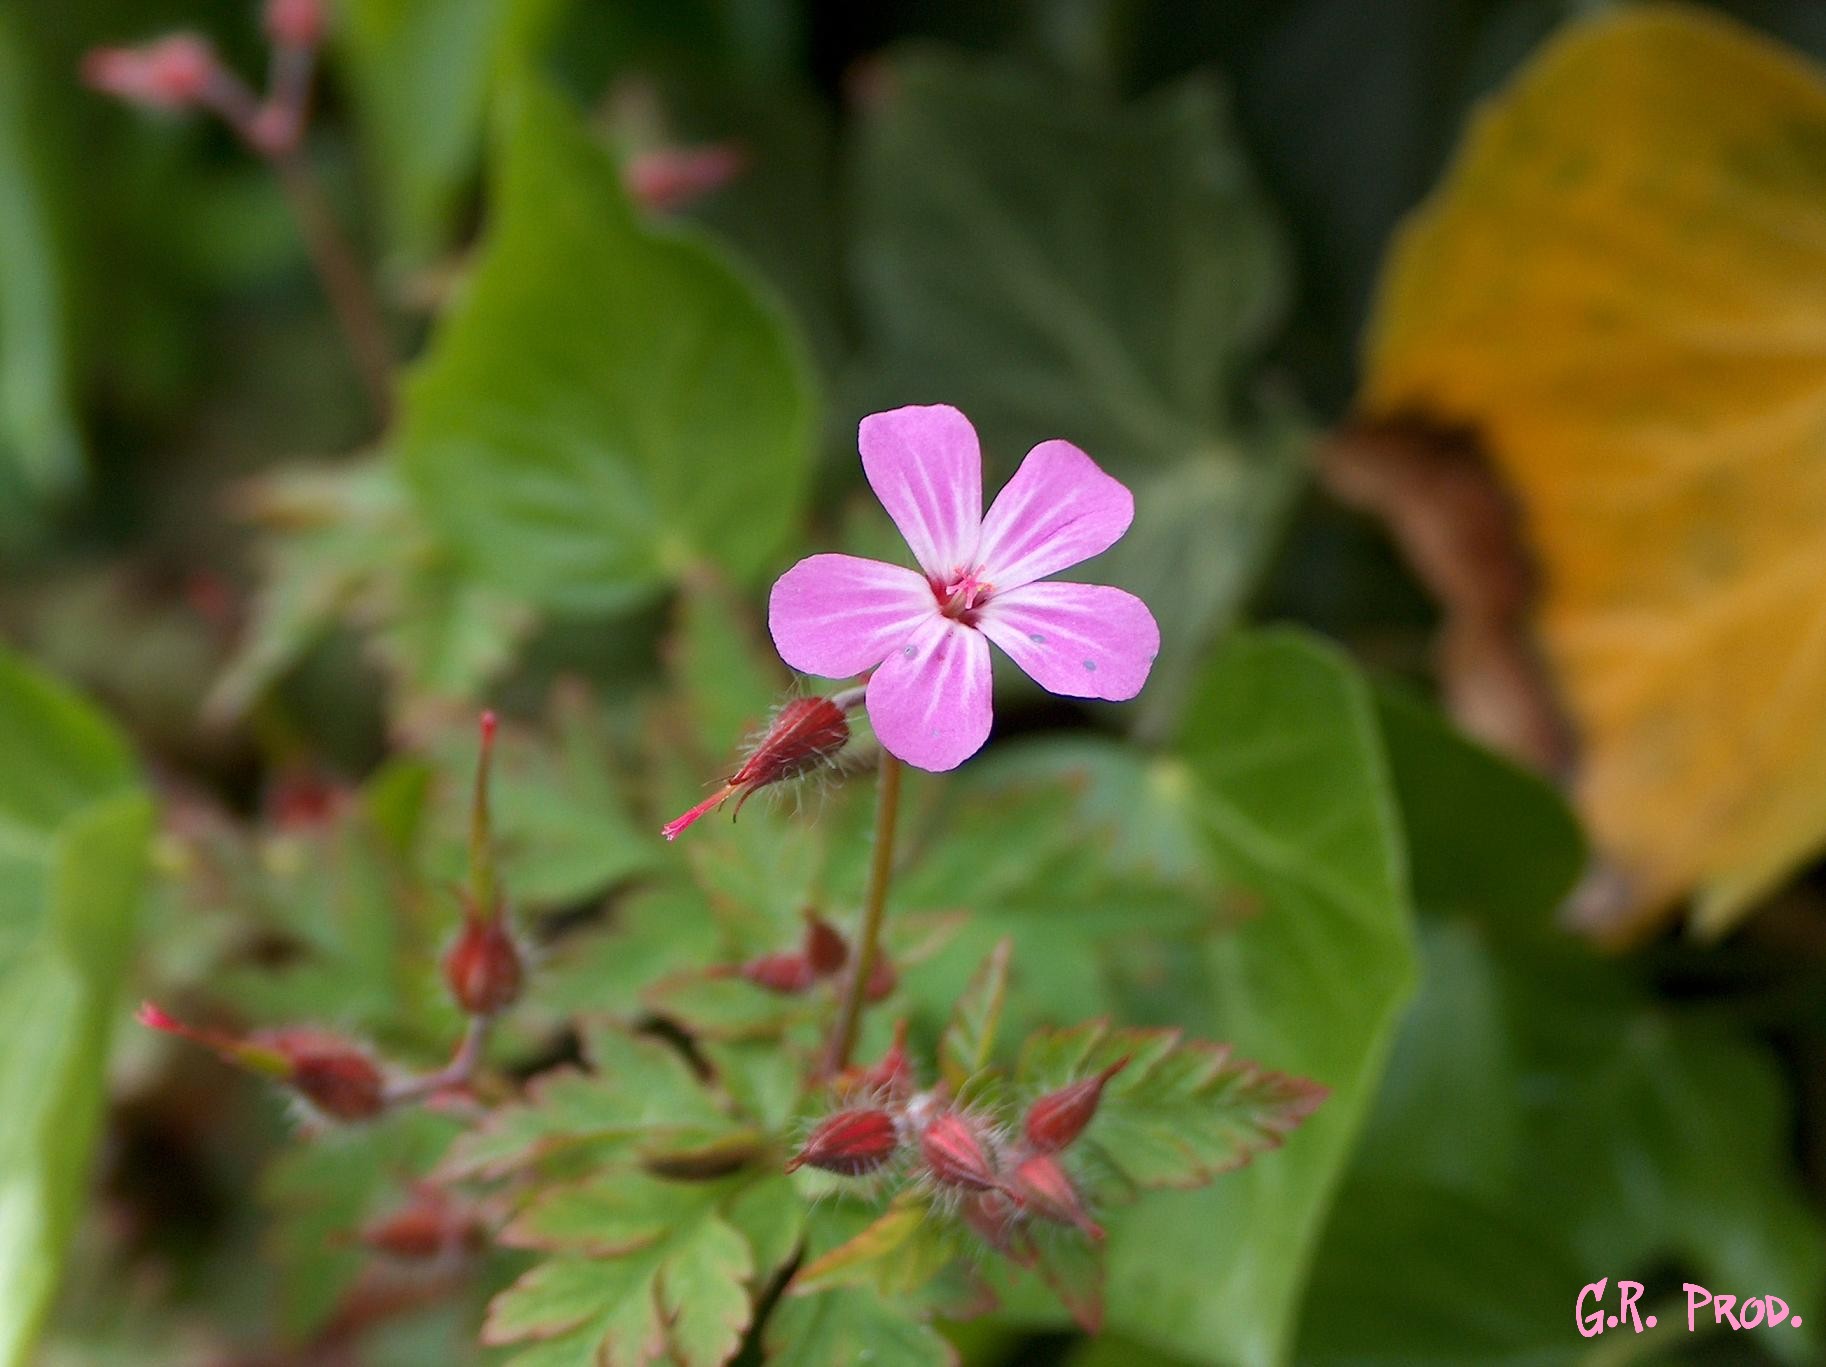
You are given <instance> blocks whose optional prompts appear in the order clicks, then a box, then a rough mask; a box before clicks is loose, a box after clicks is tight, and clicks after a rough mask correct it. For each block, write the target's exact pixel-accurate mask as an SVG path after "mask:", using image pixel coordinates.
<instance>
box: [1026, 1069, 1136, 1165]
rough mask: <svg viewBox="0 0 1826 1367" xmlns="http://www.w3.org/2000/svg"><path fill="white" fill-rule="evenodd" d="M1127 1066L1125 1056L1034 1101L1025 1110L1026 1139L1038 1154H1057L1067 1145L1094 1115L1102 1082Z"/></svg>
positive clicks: (1100, 1098)
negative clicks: (1080, 1080) (1094, 1073)
mask: <svg viewBox="0 0 1826 1367" xmlns="http://www.w3.org/2000/svg"><path fill="white" fill-rule="evenodd" d="M1128 1065H1129V1061H1128V1059H1126V1058H1119V1059H1117V1060H1116V1061H1115V1062H1114V1063H1112V1064H1111V1065H1110V1066H1109V1067H1107V1068H1105V1069H1104V1070H1103V1071H1102V1072H1101V1073H1098V1074H1097V1075H1096V1076H1095V1077H1087V1078H1085V1079H1084V1080H1083V1081H1082V1082H1074V1083H1072V1084H1071V1086H1069V1087H1061V1088H1060V1089H1059V1090H1058V1091H1056V1092H1048V1093H1047V1094H1046V1095H1045V1096H1043V1097H1041V1098H1040V1099H1039V1100H1038V1101H1036V1102H1034V1103H1033V1105H1032V1106H1030V1107H1029V1108H1028V1110H1027V1126H1026V1128H1027V1142H1028V1143H1029V1144H1031V1145H1033V1146H1034V1148H1036V1149H1038V1150H1039V1151H1040V1152H1041V1153H1057V1152H1058V1151H1059V1150H1060V1149H1063V1148H1065V1147H1066V1146H1067V1145H1069V1144H1070V1143H1071V1142H1072V1141H1073V1140H1074V1139H1076V1138H1077V1137H1078V1136H1079V1135H1080V1134H1083V1133H1084V1127H1085V1126H1086V1125H1088V1124H1090V1123H1091V1117H1092V1116H1094V1115H1096V1114H1097V1103H1098V1102H1100V1101H1101V1100H1102V1099H1103V1088H1104V1085H1105V1084H1106V1083H1108V1082H1109V1080H1110V1079H1111V1078H1113V1077H1115V1076H1116V1074H1117V1073H1120V1072H1121V1071H1122V1070H1123V1069H1124V1068H1126V1067H1128Z"/></svg>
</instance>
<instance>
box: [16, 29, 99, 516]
mask: <svg viewBox="0 0 1826 1367" xmlns="http://www.w3.org/2000/svg"><path fill="white" fill-rule="evenodd" d="M20 22H22V21H21V20H20V19H19V17H18V16H17V15H15V14H7V15H3V16H0V262H3V263H4V268H3V269H0V533H4V534H6V535H7V537H8V539H13V538H17V537H24V536H29V535H31V534H32V533H33V532H34V531H35V530H36V529H35V527H34V526H33V519H34V515H35V513H36V512H37V511H38V510H40V509H42V508H43V507H44V506H45V504H46V503H48V502H51V501H53V500H56V499H58V498H60V497H62V496H64V495H67V494H68V493H69V492H70V491H71V489H72V488H73V487H74V486H75V485H76V484H77V483H78V482H79V481H80V480H81V478H82V474H83V469H82V461H83V453H82V435H81V433H80V431H79V430H78V428H77V423H76V413H75V411H74V405H73V403H72V396H71V389H72V382H71V375H70V336H69V333H70V319H69V317H68V314H67V299H66V295H67V292H68V290H67V287H68V283H69V281H68V278H67V277H68V270H69V262H68V261H67V260H66V259H65V255H64V238H65V233H64V232H63V231H62V229H63V227H64V224H63V223H62V222H61V221H60V220H61V217H62V214H61V211H60V209H59V207H58V204H57V202H56V200H57V196H56V190H55V178H54V176H53V174H52V162H53V159H54V158H55V156H56V154H57V150H58V148H57V142H56V140H55V139H54V138H53V137H52V136H51V133H50V131H49V129H48V127H47V122H46V121H47V108H46V100H45V86H46V84H47V83H48V82H47V80H46V78H45V77H43V76H41V74H40V73H39V72H37V71H35V70H33V54H32V53H31V52H30V51H29V50H28V48H27V46H26V43H25V42H24V38H25V37H27V36H29V32H30V30H29V27H28V28H27V29H26V30H25V31H24V32H21V31H19V30H18V29H17V27H16V26H17V25H18V24H19V23H20ZM26 22H28V23H29V21H26ZM59 75H61V73H59Z"/></svg>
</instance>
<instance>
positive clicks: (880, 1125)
mask: <svg viewBox="0 0 1826 1367" xmlns="http://www.w3.org/2000/svg"><path fill="white" fill-rule="evenodd" d="M899 1147H900V1132H899V1130H898V1129H896V1127H895V1125H894V1117H893V1116H891V1115H889V1114H888V1113H887V1112H886V1111H882V1110H874V1109H870V1110H861V1111H839V1112H837V1114H836V1115H833V1116H831V1117H830V1118H828V1119H826V1120H823V1121H821V1122H819V1124H818V1127H817V1128H816V1129H814V1130H813V1131H812V1132H811V1137H810V1138H809V1139H807V1140H806V1141H805V1147H804V1148H802V1149H800V1150H799V1152H798V1153H797V1154H796V1155H795V1156H794V1157H793V1158H792V1160H791V1161H790V1162H788V1163H787V1165H786V1170H787V1171H788V1172H796V1171H797V1170H798V1169H800V1168H802V1167H813V1168H823V1169H824V1170H825V1171H826V1172H835V1173H841V1174H842V1175H843V1176H845V1177H860V1176H862V1175H863V1174H864V1173H867V1172H873V1171H874V1170H875V1169H876V1168H879V1167H880V1166H881V1165H882V1164H883V1163H886V1162H887V1161H888V1159H890V1158H892V1157H893V1156H894V1150H895V1149H897V1148H899Z"/></svg>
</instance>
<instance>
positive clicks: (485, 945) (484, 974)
mask: <svg viewBox="0 0 1826 1367" xmlns="http://www.w3.org/2000/svg"><path fill="white" fill-rule="evenodd" d="M524 977H525V971H524V969H523V968H522V966H521V961H520V948H519V946H518V945H516V944H515V943H514V937H513V936H512V935H510V934H509V933H508V930H507V927H506V925H505V924H503V918H502V916H501V915H500V913H499V912H497V913H496V914H495V915H493V916H491V917H488V918H487V919H483V918H482V917H480V916H477V915H475V914H474V912H473V911H471V912H470V913H469V914H468V915H465V916H464V918H463V929H462V932H461V933H460V934H459V935H458V936H457V938H456V943H455V944H453V945H451V946H450V951H449V953H447V954H445V956H444V983H445V985H446V986H448V987H449V989H450V995H451V997H452V998H454V999H455V1001H456V1004H457V1005H458V1006H460V1007H462V1008H463V1010H464V1011H465V1012H467V1013H468V1014H469V1015H471V1016H492V1015H494V1014H495V1013H496V1012H497V1011H502V1010H505V1009H506V1008H507V1007H509V1006H512V1005H513V1004H514V1002H515V1001H517V1000H518V999H519V996H520V986H521V983H522V981H523V980H524Z"/></svg>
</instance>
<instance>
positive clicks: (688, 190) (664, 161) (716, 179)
mask: <svg viewBox="0 0 1826 1367" xmlns="http://www.w3.org/2000/svg"><path fill="white" fill-rule="evenodd" d="M747 169H748V155H747V153H746V152H744V151H743V150H742V149H741V148H740V147H738V146H737V145H736V144H734V143H729V142H720V143H709V144H706V145H704V146H701V147H659V148H655V149H654V150H652V151H650V152H641V153H639V154H637V155H636V156H634V157H631V158H630V159H629V160H628V163H627V165H626V166H625V167H624V168H623V169H622V183H623V184H624V185H626V186H627V189H628V194H629V195H631V196H632V197H633V198H634V199H635V200H636V201H637V202H639V203H640V204H642V205H643V206H645V207H646V208H648V209H652V210H655V211H657V212H661V213H663V212H665V211H667V210H669V209H676V208H679V207H681V206H683V205H685V204H689V203H690V202H691V201H692V200H694V199H701V198H702V197H703V196H705V195H707V194H709V193H710V192H711V191H713V190H720V189H722V187H723V186H725V185H727V184H728V183H729V182H730V181H732V180H734V179H735V178H736V177H737V176H739V175H741V174H742V172H743V171H745V170H747Z"/></svg>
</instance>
